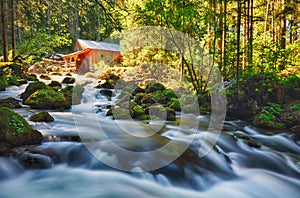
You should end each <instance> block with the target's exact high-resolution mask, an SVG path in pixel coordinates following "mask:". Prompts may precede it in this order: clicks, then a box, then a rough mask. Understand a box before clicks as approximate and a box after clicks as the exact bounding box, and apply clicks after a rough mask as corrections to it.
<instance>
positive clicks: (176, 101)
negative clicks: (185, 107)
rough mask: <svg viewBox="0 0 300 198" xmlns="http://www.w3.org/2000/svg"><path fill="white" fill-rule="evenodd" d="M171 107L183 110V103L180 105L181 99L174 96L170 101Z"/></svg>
mask: <svg viewBox="0 0 300 198" xmlns="http://www.w3.org/2000/svg"><path fill="white" fill-rule="evenodd" d="M169 107H170V108H171V109H174V110H175V111H180V110H181V105H180V101H179V99H177V98H172V99H171V102H170V103H169Z"/></svg>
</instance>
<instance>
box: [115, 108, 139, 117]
mask: <svg viewBox="0 0 300 198" xmlns="http://www.w3.org/2000/svg"><path fill="white" fill-rule="evenodd" d="M133 114H134V112H133V111H132V110H130V109H123V108H120V107H117V108H114V109H113V110H112V115H113V118H114V119H117V120H127V119H132V117H133Z"/></svg>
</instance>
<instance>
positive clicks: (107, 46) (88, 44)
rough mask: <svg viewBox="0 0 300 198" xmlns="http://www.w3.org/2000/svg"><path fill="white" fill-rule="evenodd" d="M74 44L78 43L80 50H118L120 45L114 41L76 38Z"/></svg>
mask: <svg viewBox="0 0 300 198" xmlns="http://www.w3.org/2000/svg"><path fill="white" fill-rule="evenodd" d="M76 45H79V46H80V47H81V48H82V50H85V49H96V50H106V51H114V52H120V45H119V44H114V43H106V42H96V41H90V40H83V39H78V40H77V44H76Z"/></svg>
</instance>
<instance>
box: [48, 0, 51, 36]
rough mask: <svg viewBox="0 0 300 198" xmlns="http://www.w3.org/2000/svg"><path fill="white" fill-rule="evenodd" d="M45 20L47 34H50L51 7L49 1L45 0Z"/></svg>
mask: <svg viewBox="0 0 300 198" xmlns="http://www.w3.org/2000/svg"><path fill="white" fill-rule="evenodd" d="M47 20H48V34H49V36H50V35H51V7H50V2H49V0H47Z"/></svg>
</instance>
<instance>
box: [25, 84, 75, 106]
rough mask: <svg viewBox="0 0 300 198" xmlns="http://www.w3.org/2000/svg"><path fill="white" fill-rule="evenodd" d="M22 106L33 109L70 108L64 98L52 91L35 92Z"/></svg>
mask: <svg viewBox="0 0 300 198" xmlns="http://www.w3.org/2000/svg"><path fill="white" fill-rule="evenodd" d="M24 104H26V105H29V106H30V107H31V108H33V109H69V108H70V107H71V105H70V103H69V102H68V101H67V99H66V98H65V96H64V95H63V94H62V93H59V92H57V91H55V90H53V89H42V90H37V91H36V92H34V93H33V94H32V95H31V96H29V97H28V98H27V99H26V100H25V102H24Z"/></svg>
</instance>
